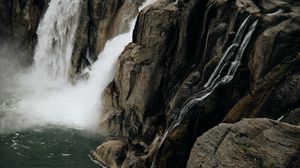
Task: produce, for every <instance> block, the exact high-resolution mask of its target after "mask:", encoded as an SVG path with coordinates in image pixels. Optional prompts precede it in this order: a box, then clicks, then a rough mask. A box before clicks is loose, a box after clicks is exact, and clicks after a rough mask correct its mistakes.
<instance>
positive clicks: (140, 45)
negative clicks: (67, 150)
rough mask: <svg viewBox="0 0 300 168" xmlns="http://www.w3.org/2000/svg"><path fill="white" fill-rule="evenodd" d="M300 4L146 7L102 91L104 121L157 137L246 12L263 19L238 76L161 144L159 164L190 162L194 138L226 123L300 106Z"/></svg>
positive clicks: (188, 2) (138, 135)
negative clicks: (106, 85) (112, 75)
mask: <svg viewBox="0 0 300 168" xmlns="http://www.w3.org/2000/svg"><path fill="white" fill-rule="evenodd" d="M299 9H300V1H293V2H291V1H289V0H275V1H274V0H272V1H271V0H263V1H254V0H208V1H196V0H179V1H178V2H176V3H174V1H169V0H159V1H157V2H156V3H155V4H153V5H151V6H149V7H147V8H145V9H144V10H143V11H142V12H141V13H140V14H139V17H138V21H137V24H136V27H135V31H134V36H133V42H132V43H131V44H129V45H128V46H127V47H126V49H125V50H124V52H123V53H122V55H121V56H120V59H119V61H118V65H117V73H116V75H115V79H114V81H112V83H111V84H110V85H109V86H108V87H107V89H106V91H105V93H104V95H103V99H104V111H103V116H104V117H103V121H102V123H101V126H100V127H101V128H102V129H103V130H104V131H105V132H106V133H107V134H108V135H110V136H125V137H127V138H129V139H132V140H136V139H138V140H140V141H143V142H144V143H146V144H151V143H152V140H153V138H154V137H155V135H157V134H159V133H160V132H162V131H164V130H165V129H167V127H168V125H170V123H171V122H172V120H174V117H175V116H177V115H178V113H179V110H180V109H181V107H182V106H183V104H184V102H185V101H186V100H188V99H189V98H190V97H192V96H193V95H194V94H195V93H197V92H199V91H200V90H201V89H202V88H203V85H204V84H205V83H206V82H207V80H208V79H209V77H210V75H211V74H212V72H213V70H214V68H215V67H216V65H217V63H218V62H219V61H220V59H221V58H222V56H223V55H224V53H225V51H226V49H227V48H228V47H229V46H230V45H231V44H232V42H233V39H234V37H235V35H236V33H237V30H238V29H239V27H240V26H241V24H242V22H243V21H244V20H245V19H246V18H247V17H248V16H251V18H250V19H251V20H252V21H255V20H258V21H259V22H258V26H257V28H256V31H255V33H254V35H253V37H252V39H251V41H250V44H249V45H248V47H247V48H246V51H245V53H244V55H243V60H242V64H241V66H240V67H239V69H238V71H237V73H236V75H235V76H234V79H233V80H232V81H231V82H230V83H229V84H227V85H221V86H219V87H218V88H217V89H216V90H215V91H214V92H213V93H212V94H211V95H210V96H209V97H208V98H207V99H206V100H205V102H203V103H201V104H199V105H196V106H195V107H193V108H192V109H191V111H192V115H191V116H190V117H189V118H188V119H186V120H185V121H184V122H182V123H181V125H180V126H179V127H178V128H177V129H176V130H174V131H173V132H172V133H171V134H170V136H169V137H168V138H167V139H166V141H165V143H164V144H163V145H162V147H161V148H160V150H159V156H160V157H159V160H158V161H157V167H174V168H176V167H178V168H182V167H185V166H186V162H187V160H188V154H189V152H190V149H191V147H192V146H193V144H194V141H195V140H196V138H197V137H198V136H200V135H201V134H203V133H204V132H205V131H207V130H209V129H210V128H212V127H214V126H215V125H217V124H219V123H220V122H229V123H233V122H238V121H239V120H241V119H242V118H245V117H246V118H248V117H250V118H255V117H268V118H272V119H278V118H279V117H281V116H283V115H285V114H288V113H290V112H291V111H297V110H295V109H297V108H298V107H299V105H300V104H299V103H300V92H299V89H300V83H299V80H298V78H299V73H300V69H299V67H300V66H299V63H300V56H299V53H300V46H299V45H300V38H299V37H300V13H299ZM286 118H287V117H286ZM287 120H288V119H287ZM286 122H289V121H286ZM182 144H186V145H182ZM174 160H175V161H176V162H174Z"/></svg>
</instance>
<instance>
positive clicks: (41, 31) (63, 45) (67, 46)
mask: <svg viewBox="0 0 300 168" xmlns="http://www.w3.org/2000/svg"><path fill="white" fill-rule="evenodd" d="M80 3H81V0H51V1H50V3H49V8H48V10H47V12H46V13H45V15H44V18H43V19H42V20H41V22H40V24H39V27H38V30H37V34H38V43H37V46H36V49H35V54H34V66H35V68H37V69H38V70H35V71H39V72H41V71H42V72H46V73H47V74H45V75H46V76H49V77H61V78H63V79H67V76H68V73H69V68H70V60H71V56H72V52H73V47H74V41H75V32H76V29H77V26H78V22H79V16H80V12H79V11H80V8H81V5H80Z"/></svg>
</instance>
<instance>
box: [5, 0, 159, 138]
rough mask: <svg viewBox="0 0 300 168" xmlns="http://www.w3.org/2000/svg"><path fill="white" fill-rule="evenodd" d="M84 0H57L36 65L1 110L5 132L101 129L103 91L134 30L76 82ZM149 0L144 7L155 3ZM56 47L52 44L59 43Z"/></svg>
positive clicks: (108, 47)
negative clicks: (74, 62) (74, 57)
mask: <svg viewBox="0 0 300 168" xmlns="http://www.w3.org/2000/svg"><path fill="white" fill-rule="evenodd" d="M80 2H81V1H80V0H52V1H51V2H50V4H49V5H50V6H49V8H48V10H47V12H46V14H45V16H44V18H43V20H42V21H41V23H40V25H39V30H38V33H39V39H38V44H37V46H36V53H35V56H34V58H35V64H34V66H33V68H32V69H31V71H30V72H27V73H23V74H21V77H20V78H19V83H20V86H19V88H18V93H17V94H18V96H17V98H13V99H12V100H11V101H14V102H12V103H8V102H9V101H10V100H7V101H6V103H4V104H3V105H2V106H0V115H1V111H6V114H5V115H4V116H2V117H1V116H0V121H1V123H0V132H7V131H14V130H20V129H27V128H33V127H36V126H47V125H52V124H53V125H60V126H65V127H72V128H76V129H86V130H90V131H95V129H96V128H97V124H98V122H99V119H100V111H101V93H102V92H103V90H104V89H105V87H106V86H107V85H108V84H109V82H111V81H112V80H113V77H114V73H115V72H114V67H115V63H116V61H117V59H118V57H119V56H120V54H121V52H122V51H123V50H124V48H125V46H126V45H127V44H128V43H129V42H131V40H132V33H133V29H134V25H135V22H136V18H135V19H134V20H133V21H132V22H131V23H130V31H129V32H127V33H124V34H121V35H118V36H117V37H115V38H113V39H112V40H110V41H108V42H107V43H106V45H105V47H104V50H103V51H102V52H101V53H100V54H99V56H98V60H97V61H96V62H95V63H94V64H93V65H92V67H91V71H90V72H89V79H88V80H81V81H78V82H77V84H76V85H75V86H73V85H71V84H69V83H68V82H67V78H68V77H67V76H68V70H69V66H70V59H71V54H72V50H73V43H74V36H75V32H76V28H77V25H78V15H80V12H79V11H80V7H79V6H80ZM153 2H154V0H147V1H146V2H145V3H144V4H143V5H142V6H141V7H140V8H139V10H141V9H143V8H144V7H145V6H147V5H149V4H151V3H153ZM54 40H55V41H56V42H55V45H52V42H53V41H54Z"/></svg>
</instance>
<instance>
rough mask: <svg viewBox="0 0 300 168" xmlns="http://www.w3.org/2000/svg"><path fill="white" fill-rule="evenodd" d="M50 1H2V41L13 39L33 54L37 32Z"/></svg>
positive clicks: (0, 14) (0, 24) (0, 33)
mask: <svg viewBox="0 0 300 168" xmlns="http://www.w3.org/2000/svg"><path fill="white" fill-rule="evenodd" d="M48 2H49V0H0V11H1V12H0V39H5V40H8V39H13V40H14V41H16V42H19V43H21V44H22V46H23V47H24V48H25V49H26V50H28V51H29V53H32V52H33V49H34V46H35V44H36V38H37V35H36V30H37V28H38V24H39V21H40V19H41V17H42V16H43V13H44V12H45V10H46V9H47V4H48Z"/></svg>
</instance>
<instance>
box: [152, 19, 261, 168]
mask: <svg viewBox="0 0 300 168" xmlns="http://www.w3.org/2000/svg"><path fill="white" fill-rule="evenodd" d="M250 20H251V19H250V16H249V17H247V18H246V19H245V20H244V22H243V23H242V24H241V26H240V28H239V30H238V32H237V34H236V37H235V39H234V40H233V43H232V44H231V45H230V46H229V47H228V49H227V50H226V52H225V53H224V55H223V57H222V58H221V60H220V62H219V63H218V65H217V66H216V68H215V70H214V72H213V73H212V75H211V76H210V78H209V79H208V81H207V82H206V83H205V84H204V86H203V90H201V91H200V92H198V93H196V94H194V95H193V96H192V97H191V98H189V99H188V100H187V101H186V102H185V103H184V105H183V107H182V108H181V110H180V112H179V114H178V116H177V118H176V119H175V120H173V122H172V123H171V125H170V126H169V127H168V128H167V129H166V131H165V133H164V134H163V136H162V138H161V141H160V144H159V147H158V151H157V153H156V155H155V157H154V160H153V162H152V165H151V167H152V168H155V167H156V159H157V156H158V152H159V149H160V147H161V146H162V144H163V143H164V141H165V140H166V138H167V137H168V136H169V134H170V133H171V132H172V131H173V130H174V129H175V128H176V127H178V126H179V125H180V124H181V122H182V121H184V120H185V119H187V118H188V116H190V115H191V111H190V109H191V108H192V107H193V106H194V105H196V104H199V103H201V102H203V100H205V99H206V98H207V97H208V96H209V95H210V94H211V93H212V92H213V91H214V90H215V89H216V88H217V87H218V86H220V85H222V84H226V83H229V82H230V81H231V80H232V79H233V77H234V75H235V73H236V71H237V69H238V67H239V66H240V64H241V60H242V56H243V55H244V51H245V49H246V47H247V45H248V43H249V41H250V39H251V37H252V34H253V32H254V30H255V28H256V25H257V23H258V20H256V21H255V22H253V23H252V24H251V26H250V27H249V29H248V32H247V33H246V35H245V36H244V34H245V31H246V29H247V27H248V24H249V23H250ZM243 37H244V39H243ZM242 39H243V40H242ZM228 65H229V67H228V68H226V67H227V66H228Z"/></svg>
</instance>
